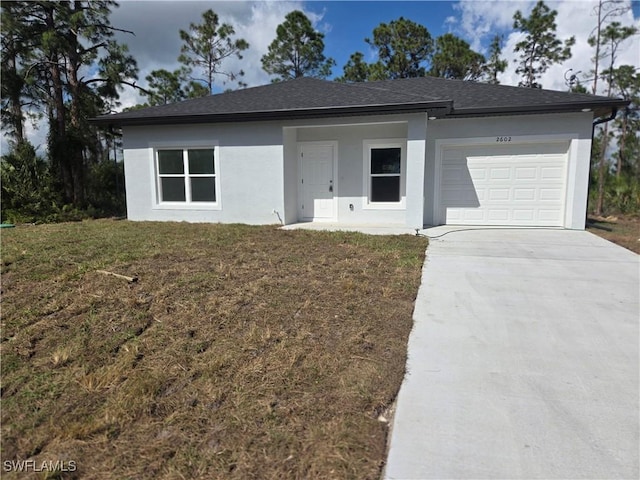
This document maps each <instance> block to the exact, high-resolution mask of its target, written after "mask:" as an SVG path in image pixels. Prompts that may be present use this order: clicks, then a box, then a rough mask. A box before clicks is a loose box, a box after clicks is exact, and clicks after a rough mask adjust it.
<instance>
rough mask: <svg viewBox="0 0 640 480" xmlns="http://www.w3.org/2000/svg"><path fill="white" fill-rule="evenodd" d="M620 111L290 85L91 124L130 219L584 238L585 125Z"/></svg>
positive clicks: (406, 86) (538, 96)
mask: <svg viewBox="0 0 640 480" xmlns="http://www.w3.org/2000/svg"><path fill="white" fill-rule="evenodd" d="M624 105H626V103H625V102H624V101H622V100H619V99H611V98H605V97H598V96H592V95H583V94H572V93H565V92H556V91H548V90H538V89H528V88H518V87H509V86H502V85H489V84H481V83H473V82H463V81H456V80H445V79H440V78H431V77H424V78H413V79H404V80H388V81H381V82H367V83H353V84H347V83H337V82H330V81H323V80H317V79H312V78H301V79H297V80H292V81H288V82H282V83H275V84H270V85H265V86H261V87H255V88H247V89H243V90H237V91H233V92H228V93H222V94H218V95H212V96H209V97H204V98H198V99H193V100H187V101H184V102H179V103H176V104H171V105H163V106H158V107H150V108H146V109H141V110H136V111H131V112H125V113H119V114H114V115H107V116H102V117H98V118H97V119H95V120H94V121H95V122H96V123H98V124H101V125H104V126H108V125H109V126H117V127H121V128H122V130H123V142H124V164H125V177H126V192H127V214H128V218H129V219H131V220H173V221H188V222H225V223H226V222H240V223H249V224H273V223H280V222H281V223H284V224H291V223H297V222H309V221H311V222H333V223H339V224H345V225H346V224H348V225H364V224H369V225H372V224H375V225H390V226H403V227H410V228H422V227H423V226H426V225H442V224H459V225H504V226H555V227H564V228H569V229H583V228H584V226H585V212H586V204H587V187H588V177H589V157H590V149H591V137H592V125H593V123H594V122H597V121H599V120H598V119H601V118H602V119H605V120H606V117H610V116H611V114H612V113H615V111H616V109H617V108H620V107H623V106H624Z"/></svg>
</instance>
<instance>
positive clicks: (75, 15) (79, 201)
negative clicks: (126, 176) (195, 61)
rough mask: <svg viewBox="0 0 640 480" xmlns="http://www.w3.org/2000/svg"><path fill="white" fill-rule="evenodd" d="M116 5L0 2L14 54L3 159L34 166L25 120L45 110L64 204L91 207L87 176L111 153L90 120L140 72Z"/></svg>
mask: <svg viewBox="0 0 640 480" xmlns="http://www.w3.org/2000/svg"><path fill="white" fill-rule="evenodd" d="M115 6H116V4H115V2H112V1H106V0H105V1H102V0H95V1H59V2H53V1H41V2H26V1H13V2H2V5H1V7H2V23H3V27H5V26H6V27H8V31H9V33H10V34H9V35H6V36H3V42H2V54H3V57H4V56H5V55H8V56H10V58H11V61H10V62H6V64H5V62H3V74H6V75H8V76H9V77H11V78H12V81H11V82H10V83H9V84H7V88H6V89H5V88H4V82H3V119H8V120H9V125H11V126H10V128H9V133H10V135H11V137H12V139H13V142H14V143H13V144H14V149H13V150H14V151H13V152H12V153H15V155H14V156H13V157H11V156H8V157H7V159H6V161H7V162H10V161H13V160H16V159H18V160H20V159H21V160H22V161H24V162H25V168H27V167H28V166H29V165H35V164H34V163H33V162H31V160H30V159H31V158H32V156H30V155H27V154H26V153H25V152H27V151H28V148H27V147H26V146H25V147H23V145H22V143H23V142H24V135H23V134H22V133H21V128H22V127H21V125H20V123H21V122H22V121H23V118H24V114H25V112H26V113H28V109H29V108H32V109H37V110H38V111H40V112H43V113H44V115H45V117H46V119H47V121H48V127H49V134H48V141H47V143H48V151H47V156H48V159H47V160H48V161H47V163H46V165H47V169H48V172H49V177H50V180H51V188H52V189H54V190H55V191H56V192H59V197H60V198H59V202H60V203H61V204H63V205H64V204H73V205H74V206H75V207H80V208H85V207H87V206H88V201H87V185H86V175H87V174H88V171H89V170H90V166H91V165H92V164H94V163H96V162H100V161H103V160H105V159H106V158H108V153H107V152H106V151H105V145H104V142H103V137H102V136H100V135H99V134H98V131H97V129H96V128H94V127H93V126H92V125H91V124H90V123H89V122H88V119H89V118H91V117H95V116H97V115H99V114H101V113H104V112H105V111H108V110H110V109H111V108H112V107H113V106H115V105H116V104H117V100H118V97H119V92H120V90H121V89H122V88H123V85H134V82H135V79H136V75H137V66H136V62H135V60H134V59H133V57H131V55H129V53H128V51H127V48H126V46H125V45H122V44H119V43H117V42H116V41H114V39H113V36H114V32H115V31H117V30H118V29H117V28H115V27H113V26H112V25H111V24H110V22H109V15H110V13H111V9H112V8H113V7H115ZM30 162H31V163H30ZM13 167H14V169H13V170H11V171H12V172H19V171H21V170H20V169H19V168H17V167H16V165H13ZM29 168H30V167H29ZM38 168H40V167H38ZM32 171H33V169H32ZM5 173H6V172H5ZM16 175H17V173H16ZM5 176H6V175H5ZM3 193H4V194H5V195H9V193H8V192H7V191H6V190H5V191H3ZM24 208H27V207H26V206H25V207H24Z"/></svg>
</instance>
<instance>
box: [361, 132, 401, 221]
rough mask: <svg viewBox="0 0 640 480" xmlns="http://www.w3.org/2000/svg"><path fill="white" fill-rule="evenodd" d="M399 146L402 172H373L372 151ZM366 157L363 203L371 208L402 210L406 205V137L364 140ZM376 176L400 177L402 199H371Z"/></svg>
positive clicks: (367, 207) (364, 156)
mask: <svg viewBox="0 0 640 480" xmlns="http://www.w3.org/2000/svg"><path fill="white" fill-rule="evenodd" d="M383 148H399V149H400V173H399V174H396V173H394V174H389V173H371V160H372V159H371V152H372V150H375V149H383ZM362 150H363V159H364V178H363V205H362V207H363V208H364V209H370V210H375V209H379V210H401V209H404V208H405V205H406V170H407V141H406V140H405V139H397V138H391V139H379V140H364V141H363V143H362ZM374 177H400V199H399V200H398V201H397V202H374V201H372V200H371V190H372V187H371V183H372V178H374Z"/></svg>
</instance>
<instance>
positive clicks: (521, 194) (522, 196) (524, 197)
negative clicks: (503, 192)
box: [513, 188, 536, 202]
mask: <svg viewBox="0 0 640 480" xmlns="http://www.w3.org/2000/svg"><path fill="white" fill-rule="evenodd" d="M513 199H514V200H515V201H516V202H531V201H534V200H535V199H536V189H535V188H514V189H513Z"/></svg>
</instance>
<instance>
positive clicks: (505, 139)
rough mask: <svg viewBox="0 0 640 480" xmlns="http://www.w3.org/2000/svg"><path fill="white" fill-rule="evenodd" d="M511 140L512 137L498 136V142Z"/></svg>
mask: <svg viewBox="0 0 640 480" xmlns="http://www.w3.org/2000/svg"><path fill="white" fill-rule="evenodd" d="M510 141H511V137H496V142H498V143H504V142H510Z"/></svg>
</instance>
